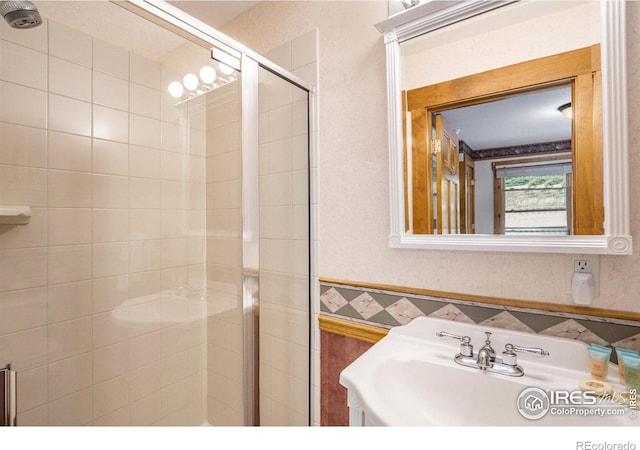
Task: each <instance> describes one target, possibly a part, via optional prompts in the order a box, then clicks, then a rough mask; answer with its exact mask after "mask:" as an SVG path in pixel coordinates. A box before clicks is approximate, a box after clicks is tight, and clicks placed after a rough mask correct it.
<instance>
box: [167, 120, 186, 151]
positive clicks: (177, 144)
mask: <svg viewBox="0 0 640 450" xmlns="http://www.w3.org/2000/svg"><path fill="white" fill-rule="evenodd" d="M160 132H161V148H162V150H168V151H171V152H178V153H188V149H187V147H186V143H187V140H186V132H187V129H186V128H185V127H184V126H180V125H176V124H173V123H169V122H162V125H161V129H160Z"/></svg>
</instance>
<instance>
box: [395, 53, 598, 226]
mask: <svg viewBox="0 0 640 450" xmlns="http://www.w3.org/2000/svg"><path fill="white" fill-rule="evenodd" d="M561 85H570V86H571V87H572V91H573V95H572V97H573V101H572V105H573V110H574V118H573V132H572V134H573V137H572V147H573V149H572V157H573V158H572V159H573V161H572V162H573V186H574V190H573V193H574V199H573V202H572V204H573V214H572V217H573V225H572V227H571V229H572V230H573V234H574V235H603V234H604V200H603V189H602V186H603V180H602V132H601V130H602V121H601V119H602V92H601V86H602V82H601V69H600V45H599V44H596V45H593V46H591V47H586V48H581V49H577V50H572V51H569V52H563V53H559V54H556V55H551V56H546V57H543V58H537V59H533V60H530V61H526V62H522V63H518V64H513V65H510V66H506V67H501V68H497V69H493V70H489V71H486V72H481V73H477V74H473V75H469V76H466V77H462V78H457V79H455V80H449V81H445V82H442V83H437V84H432V85H429V86H422V87H418V88H415V89H410V90H409V91H406V92H403V93H402V96H403V99H405V101H404V103H406V105H407V106H406V108H407V112H408V113H410V114H409V116H410V117H411V122H412V124H411V130H412V139H411V143H412V145H411V149H410V151H411V162H412V167H411V171H410V173H411V174H412V175H415V176H412V183H411V194H412V195H411V198H413V199H415V200H416V201H414V202H413V204H411V205H409V202H408V198H409V195H408V193H405V199H406V200H405V206H404V207H405V211H408V210H409V208H411V210H412V213H413V214H412V218H413V223H412V224H410V225H412V227H411V229H412V231H413V233H414V234H432V233H434V232H435V231H436V230H434V226H433V201H431V199H433V197H434V195H433V193H432V189H433V188H432V186H433V181H434V180H433V179H432V172H431V171H430V170H428V168H429V167H431V164H430V163H431V154H432V153H433V152H434V149H433V148H431V147H432V142H433V140H432V139H431V138H430V136H428V135H426V134H425V130H430V129H432V127H433V123H432V119H431V118H432V115H433V114H434V113H438V112H441V111H444V110H447V109H452V108H457V107H462V106H469V105H475V104H479V103H484V102H487V101H492V100H498V99H501V98H506V97H509V96H513V95H518V94H521V93H529V92H534V91H537V90H541V89H546V88H548V87H557V86H561ZM407 112H405V111H403V114H402V116H403V118H406V117H407ZM406 129H407V127H406V124H404V121H403V130H406ZM403 140H404V141H406V140H407V139H406V137H403ZM407 150H409V149H407ZM455 156H456V162H457V155H455ZM425 167H426V168H427V169H426V170H425ZM407 169H408V168H407ZM407 176H408V175H406V174H405V179H406V177H407ZM406 186H407V184H405V189H406ZM440 201H441V199H440V198H438V204H439V202H440ZM407 215H408V214H407ZM406 220H407V222H408V218H407V219H406ZM405 229H409V228H408V227H407V228H405ZM437 234H442V228H441V226H440V221H439V222H438V227H437ZM495 234H501V233H499V232H497V231H496V232H495Z"/></svg>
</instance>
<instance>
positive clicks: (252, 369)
mask: <svg viewBox="0 0 640 450" xmlns="http://www.w3.org/2000/svg"><path fill="white" fill-rule="evenodd" d="M33 3H34V4H35V5H36V7H37V8H38V10H39V12H40V15H41V17H42V24H41V25H39V26H37V27H34V28H29V29H14V28H11V27H9V25H8V24H7V23H4V22H2V23H0V368H2V367H5V366H6V365H7V364H10V365H11V369H12V370H13V371H15V383H13V385H14V386H16V394H15V395H13V396H6V397H7V398H10V399H11V401H10V403H12V404H11V405H8V408H9V409H10V410H12V411H13V413H14V415H15V414H16V413H17V420H16V421H17V424H18V425H19V426H21V425H26V426H29V425H96V426H98V425H152V424H156V425H203V424H204V425H207V424H209V425H214V426H215V425H225V426H226V425H309V424H310V420H311V418H310V361H311V359H310V339H311V338H310V292H311V289H310V279H311V278H310V257H311V252H310V232H309V224H310V219H309V218H310V200H309V199H310V192H309V172H310V170H309V145H310V144H309V142H310V141H309V103H310V96H311V95H312V94H310V88H309V85H308V84H307V83H306V82H305V81H303V80H301V79H299V78H297V77H296V76H295V75H293V74H292V73H291V72H289V71H288V70H287V69H285V68H282V67H280V66H278V65H276V64H274V63H272V62H271V61H269V60H267V59H265V58H263V57H262V56H260V55H257V54H255V53H254V52H252V51H251V50H249V49H247V48H245V47H243V46H241V45H239V44H237V43H236V42H235V41H233V40H231V39H229V38H227V37H226V36H224V35H222V34H220V33H218V32H217V31H216V30H213V29H212V28H210V27H208V26H206V25H204V24H203V23H200V22H198V21H195V20H193V19H192V18H190V17H189V16H187V15H186V14H184V13H182V12H181V11H180V10H178V9H176V8H174V7H172V6H171V5H169V4H167V3H164V2H160V1H143V0H134V1H131V2H108V1H87V2H82V1H80V2H78V1H73V2H58V1H47V2H33ZM189 74H192V75H189ZM170 85H171V88H170V89H169V86H170ZM169 90H171V93H170V92H169ZM8 415H10V414H8Z"/></svg>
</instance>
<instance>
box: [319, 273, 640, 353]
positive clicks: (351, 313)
mask: <svg viewBox="0 0 640 450" xmlns="http://www.w3.org/2000/svg"><path fill="white" fill-rule="evenodd" d="M320 310H321V313H323V314H329V315H332V316H336V317H344V318H347V319H356V320H357V321H359V322H363V323H367V324H370V325H374V326H379V327H384V328H392V327H395V326H399V325H404V324H406V323H408V322H410V321H411V320H412V319H414V318H416V317H418V316H429V317H438V318H441V319H449V320H454V321H462V322H467V323H474V324H478V325H486V326H491V327H498V328H506V329H509V330H518V331H525V332H530V333H537V334H542V335H548V336H559V337H565V338H570V339H577V340H580V341H583V342H585V343H587V344H592V343H593V344H599V345H604V346H612V347H622V348H629V349H633V350H637V351H640V322H638V321H634V320H624V319H614V318H609V317H598V316H591V315H581V314H575V313H567V312H555V311H547V310H543V309H533V308H521V307H516V306H503V305H492V304H487V303H476V302H472V301H466V300H458V299H451V298H444V297H433V296H429V295H418V294H407V293H403V292H395V291H390V290H382V289H372V288H366V287H358V286H348V285H342V284H333V283H328V282H321V283H320ZM611 358H612V361H613V362H616V356H615V352H612V356H611Z"/></svg>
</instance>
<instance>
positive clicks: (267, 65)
mask: <svg viewBox="0 0 640 450" xmlns="http://www.w3.org/2000/svg"><path fill="white" fill-rule="evenodd" d="M110 1H112V2H113V3H115V4H117V5H118V6H121V7H123V8H125V9H128V10H130V11H132V12H133V13H135V14H137V15H140V16H142V17H144V18H145V19H147V20H149V21H151V22H153V23H155V24H157V25H159V26H161V27H163V28H165V29H168V30H170V31H172V32H175V33H177V34H179V35H180V36H182V37H183V38H185V39H187V40H189V41H192V42H194V43H196V44H198V45H200V46H202V47H203V48H209V49H210V50H211V58H212V59H215V60H217V61H219V62H222V63H224V64H227V65H229V66H231V67H233V68H234V69H236V70H239V71H240V73H241V86H242V88H241V93H242V100H241V102H242V107H241V109H242V120H241V130H242V144H241V145H242V239H243V245H242V310H243V318H242V325H243V333H242V334H243V359H244V361H243V379H244V385H243V396H244V398H243V402H244V421H245V425H259V417H260V411H259V389H257V388H258V386H259V379H258V365H259V359H258V358H259V355H258V351H259V350H258V342H259V341H258V316H257V311H258V309H259V302H260V298H259V285H260V275H259V244H260V242H259V237H260V223H259V196H258V195H259V191H258V187H259V182H258V180H259V172H258V165H259V164H258V161H259V159H258V148H259V147H258V129H259V121H258V117H259V111H258V71H259V68H263V69H265V70H267V71H269V72H271V73H272V74H274V75H276V76H278V77H280V78H282V79H284V80H285V81H288V82H289V83H291V84H293V85H294V86H296V87H298V88H300V89H302V90H304V91H306V92H307V94H308V97H307V108H308V118H309V120H308V123H307V141H308V142H307V144H308V146H307V156H308V162H309V164H308V166H307V167H308V169H307V170H308V186H309V201H308V209H309V219H310V220H309V222H308V223H309V239H308V246H309V261H308V264H309V289H308V296H309V311H308V315H309V342H308V346H309V387H308V394H307V395H308V402H309V411H308V413H307V418H308V422H309V423H308V425H311V421H312V411H313V408H312V399H313V396H312V395H311V392H312V383H311V379H312V373H311V368H312V362H311V355H312V349H311V334H312V324H311V316H312V308H311V299H312V292H311V280H312V276H313V273H312V245H311V243H312V240H311V239H312V236H311V226H312V223H313V222H312V220H311V185H312V183H311V164H310V162H311V158H310V155H311V154H313V153H312V152H314V151H315V148H313V147H312V146H313V145H315V141H316V140H315V139H311V119H312V117H315V113H314V111H313V107H312V105H316V104H317V98H316V96H317V93H316V91H315V88H314V87H313V86H311V85H309V83H307V82H306V81H304V80H302V79H301V78H299V77H298V76H296V75H295V74H293V73H291V72H290V71H288V70H286V69H284V68H283V67H280V66H279V65H277V64H275V63H274V62H272V61H270V60H269V59H267V58H265V57H263V56H262V55H260V54H258V53H256V52H255V51H253V50H251V49H249V48H247V47H245V46H244V45H242V44H240V43H239V42H237V41H235V40H234V39H232V38H230V37H228V36H226V35H225V34H223V33H221V32H219V31H218V30H216V29H215V28H212V27H211V26H209V25H207V24H205V23H204V22H201V21H199V20H197V19H195V18H194V17H192V16H190V15H188V14H186V13H185V12H184V11H182V10H180V9H178V8H176V7H174V6H173V5H171V4H169V3H167V2H166V1H163V0H127V1H125V2H122V1H116V0H110Z"/></svg>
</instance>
